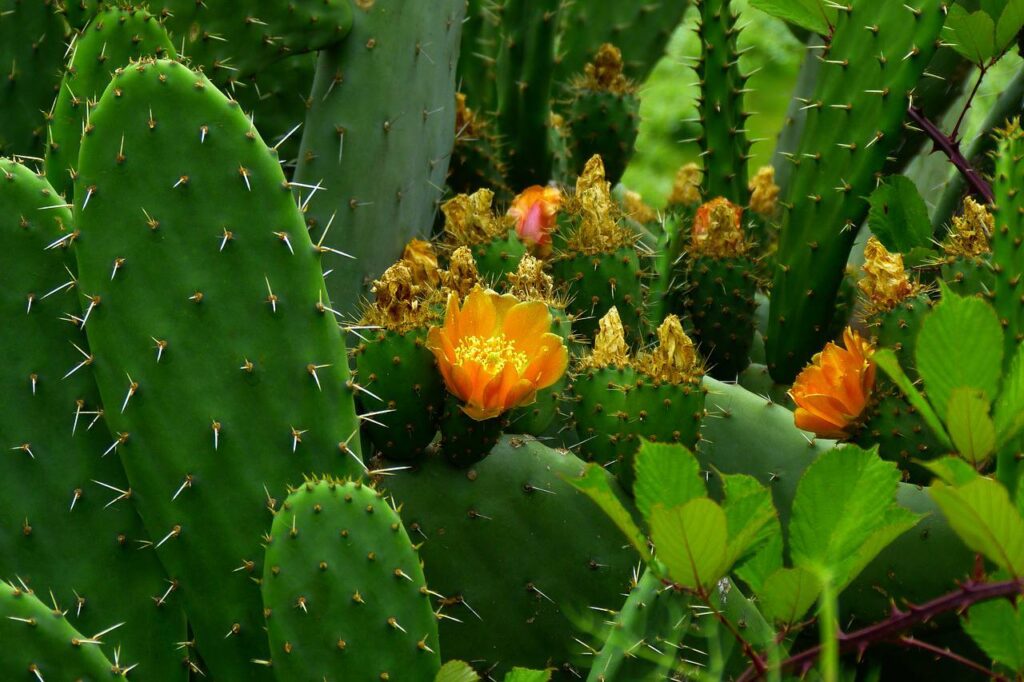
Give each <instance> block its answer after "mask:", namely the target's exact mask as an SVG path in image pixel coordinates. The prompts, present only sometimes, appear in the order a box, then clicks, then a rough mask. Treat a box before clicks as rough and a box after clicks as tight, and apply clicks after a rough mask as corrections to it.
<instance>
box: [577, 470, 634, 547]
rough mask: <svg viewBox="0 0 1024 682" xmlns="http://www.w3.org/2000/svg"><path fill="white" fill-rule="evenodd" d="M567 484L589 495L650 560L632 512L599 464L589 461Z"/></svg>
mask: <svg viewBox="0 0 1024 682" xmlns="http://www.w3.org/2000/svg"><path fill="white" fill-rule="evenodd" d="M569 484H570V485H572V486H573V487H574V488H576V489H577V490H579V491H580V492H581V493H583V494H584V495H586V496H587V497H589V498H590V499H591V500H593V501H594V503H595V504H597V506H598V507H600V508H601V511H603V512H604V513H605V514H607V515H608V517H609V518H610V519H611V520H612V521H613V522H614V523H615V525H616V526H618V527H619V530H621V531H622V532H623V534H624V535H625V536H626V537H627V538H628V539H629V541H630V543H631V544H632V545H633V547H635V548H636V551H637V552H639V553H640V556H641V557H643V558H644V560H650V558H651V553H650V550H648V548H647V540H646V539H645V538H644V534H643V533H641V532H640V528H639V527H638V526H637V525H636V522H635V521H634V520H633V516H632V514H630V513H629V510H628V509H626V506H625V505H624V504H623V503H622V501H621V500H620V499H619V497H618V495H616V494H615V490H614V489H613V488H612V485H611V476H610V475H609V474H608V472H607V471H605V470H604V468H603V467H601V466H600V465H597V464H594V463H593V462H591V463H590V464H588V465H587V466H586V468H585V469H584V470H583V475H582V476H581V477H579V478H575V479H570V480H569Z"/></svg>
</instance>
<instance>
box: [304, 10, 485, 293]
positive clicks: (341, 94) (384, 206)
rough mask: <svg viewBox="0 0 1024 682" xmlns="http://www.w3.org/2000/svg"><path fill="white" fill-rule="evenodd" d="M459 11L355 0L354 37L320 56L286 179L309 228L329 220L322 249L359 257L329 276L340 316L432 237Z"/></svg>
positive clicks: (446, 144) (450, 129)
mask: <svg viewBox="0 0 1024 682" xmlns="http://www.w3.org/2000/svg"><path fill="white" fill-rule="evenodd" d="M464 10H465V3H464V2H460V1H459V0H443V1H441V2H430V3H409V2H404V0H376V2H357V3H355V8H354V9H353V12H354V19H353V25H352V32H351V34H350V35H349V36H348V37H347V38H346V39H345V41H344V42H343V43H341V44H340V45H338V46H337V47H335V48H333V49H330V50H324V51H323V52H321V53H320V61H319V63H318V64H317V73H316V80H315V81H314V83H313V92H312V95H311V101H312V108H311V109H310V110H309V114H308V116H307V117H306V121H305V124H304V126H303V135H302V147H301V149H300V151H299V160H298V165H297V167H296V170H295V180H296V182H297V183H301V185H298V184H297V186H299V187H301V192H300V194H301V195H302V197H303V199H302V201H303V205H304V206H305V208H306V222H307V224H308V225H309V227H310V229H311V230H312V231H313V232H316V233H319V232H322V231H323V230H324V229H325V228H326V226H327V225H330V224H332V221H333V228H332V229H331V230H330V231H329V233H328V235H327V238H326V241H325V244H326V245H327V246H329V247H331V248H333V249H337V250H339V251H343V252H345V253H347V254H349V255H350V256H352V257H354V258H355V259H356V260H355V262H354V263H345V267H343V268H339V269H338V270H337V271H335V272H333V273H332V274H331V276H330V277H329V278H328V279H327V287H328V290H329V291H330V293H331V299H332V300H334V301H335V302H336V303H337V304H338V305H339V306H340V307H339V308H338V309H339V310H342V311H344V312H347V313H351V312H355V310H356V309H357V306H358V301H359V299H360V296H361V295H364V294H365V292H366V287H367V285H369V284H370V283H371V282H372V280H373V279H374V278H376V277H378V276H380V273H382V272H384V270H385V269H387V267H388V266H389V265H391V263H393V262H394V261H395V259H397V258H398V256H400V255H401V253H402V248H403V247H404V246H405V244H406V242H408V241H409V239H411V238H413V237H423V238H425V237H427V236H428V235H429V234H430V228H431V225H432V224H433V218H434V214H435V211H436V210H437V202H438V201H439V200H440V198H441V194H442V191H443V187H444V181H445V176H446V175H447V172H448V158H449V156H450V152H451V149H452V140H453V139H454V137H455V63H456V61H457V59H458V46H459V31H460V28H461V25H462V19H463V16H464V14H463V13H464ZM369 93H373V94H372V95H370V94H369ZM303 186H304V187H303ZM317 186H319V187H318V188H317V189H312V188H314V187H317ZM384 225H387V226H389V228H388V229H381V226H384Z"/></svg>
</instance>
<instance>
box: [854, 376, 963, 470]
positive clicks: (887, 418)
mask: <svg viewBox="0 0 1024 682" xmlns="http://www.w3.org/2000/svg"><path fill="white" fill-rule="evenodd" d="M875 393H876V395H875V396H874V397H873V398H872V401H871V405H869V406H868V408H867V409H866V410H865V411H864V413H863V414H862V415H861V418H860V419H859V420H858V423H857V425H856V426H855V427H854V429H853V434H852V440H853V442H855V443H858V444H860V445H862V446H863V447H872V446H874V445H877V446H878V453H879V454H880V455H881V456H882V457H883V458H885V459H888V460H891V461H893V462H896V463H897V464H898V465H899V467H900V469H901V470H902V471H903V478H904V480H906V481H908V482H911V483H917V484H920V485H924V484H925V483H927V482H928V481H930V480H931V478H932V475H931V473H930V472H928V471H927V470H926V469H924V468H923V467H921V466H920V464H918V462H920V461H927V460H930V459H935V458H936V457H939V456H941V455H944V454H946V452H945V448H943V447H942V444H941V443H940V442H939V440H938V439H937V438H936V437H935V435H934V434H933V433H932V431H931V429H930V428H929V427H928V425H927V423H926V422H925V421H924V419H922V418H921V415H920V414H919V413H918V411H917V410H916V409H915V408H914V406H913V405H911V404H910V403H908V402H907V400H906V398H904V397H903V396H902V395H901V394H900V393H899V391H898V390H896V389H895V388H894V387H891V386H888V385H887V384H885V383H882V384H880V385H879V387H878V389H876V392H875Z"/></svg>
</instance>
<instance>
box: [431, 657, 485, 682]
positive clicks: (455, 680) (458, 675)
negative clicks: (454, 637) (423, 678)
mask: <svg viewBox="0 0 1024 682" xmlns="http://www.w3.org/2000/svg"><path fill="white" fill-rule="evenodd" d="M479 680H480V676H479V675H477V674H476V671H475V670H473V668H471V667H470V666H469V664H468V663H464V662H462V661H448V662H447V663H445V664H444V665H442V666H441V669H440V670H438V671H437V677H435V678H434V682H479Z"/></svg>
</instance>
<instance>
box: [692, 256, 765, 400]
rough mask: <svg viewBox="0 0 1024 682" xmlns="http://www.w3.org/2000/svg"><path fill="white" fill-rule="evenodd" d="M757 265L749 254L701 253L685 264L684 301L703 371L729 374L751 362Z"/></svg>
mask: <svg viewBox="0 0 1024 682" xmlns="http://www.w3.org/2000/svg"><path fill="white" fill-rule="evenodd" d="M755 270H756V266H755V264H754V262H753V261H752V260H751V259H749V258H743V257H740V258H712V257H710V256H701V257H698V258H695V259H694V260H693V262H692V263H691V264H690V268H689V273H688V277H687V279H688V283H689V289H688V291H687V292H686V294H685V296H684V307H685V310H686V313H687V314H688V315H689V317H690V323H691V324H692V325H693V340H694V341H695V342H696V343H697V345H698V347H699V348H700V352H701V354H702V355H703V356H704V357H705V358H707V362H708V373H709V374H711V375H712V376H714V377H716V378H719V379H725V380H733V379H735V378H736V376H737V375H738V374H739V373H740V372H742V371H743V370H745V369H746V368H747V365H749V364H750V347H751V345H752V344H753V342H754V315H755V311H756V309H757V303H756V302H755V300H754V295H755V294H756V293H757V277H756V274H755Z"/></svg>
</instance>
